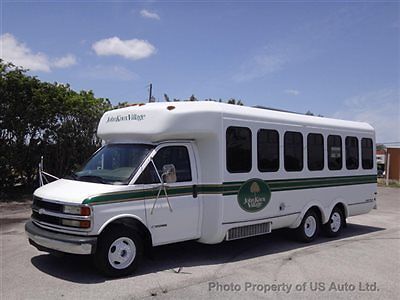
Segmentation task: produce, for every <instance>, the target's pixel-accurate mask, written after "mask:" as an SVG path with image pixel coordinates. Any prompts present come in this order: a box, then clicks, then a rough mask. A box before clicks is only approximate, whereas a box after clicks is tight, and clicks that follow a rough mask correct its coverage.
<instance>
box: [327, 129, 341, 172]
mask: <svg viewBox="0 0 400 300" xmlns="http://www.w3.org/2000/svg"><path fill="white" fill-rule="evenodd" d="M342 165H343V162H342V138H341V137H340V136H339V135H330V136H328V168H329V170H340V169H342Z"/></svg>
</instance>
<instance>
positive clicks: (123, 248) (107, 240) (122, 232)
mask: <svg viewBox="0 0 400 300" xmlns="http://www.w3.org/2000/svg"><path fill="white" fill-rule="evenodd" d="M142 254H143V242H142V239H141V237H140V235H139V233H138V232H137V231H135V230H132V229H130V228H127V227H114V228H110V229H109V230H107V231H106V232H104V234H103V235H102V236H101V237H100V238H99V241H98V245H97V251H96V253H95V255H94V263H95V265H96V267H97V268H98V269H99V270H100V271H101V272H102V273H103V274H105V275H107V276H110V277H121V276H126V275H129V274H131V273H133V271H135V269H136V268H137V266H138V264H139V262H140V260H141V258H142Z"/></svg>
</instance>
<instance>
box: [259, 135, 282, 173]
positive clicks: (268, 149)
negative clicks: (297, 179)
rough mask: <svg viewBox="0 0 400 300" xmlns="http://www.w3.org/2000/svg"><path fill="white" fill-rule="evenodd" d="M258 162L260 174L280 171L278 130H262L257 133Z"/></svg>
mask: <svg viewBox="0 0 400 300" xmlns="http://www.w3.org/2000/svg"><path fill="white" fill-rule="evenodd" d="M257 156H258V157H257V160H258V170H259V171H260V172H276V171H278V170H279V133H278V131H276V130H269V129H260V130H259V131H258V133H257Z"/></svg>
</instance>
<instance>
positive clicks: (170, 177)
mask: <svg viewBox="0 0 400 300" xmlns="http://www.w3.org/2000/svg"><path fill="white" fill-rule="evenodd" d="M162 178H163V180H164V182H165V183H174V182H176V170H175V166H174V165H172V164H171V165H164V166H163V172H162Z"/></svg>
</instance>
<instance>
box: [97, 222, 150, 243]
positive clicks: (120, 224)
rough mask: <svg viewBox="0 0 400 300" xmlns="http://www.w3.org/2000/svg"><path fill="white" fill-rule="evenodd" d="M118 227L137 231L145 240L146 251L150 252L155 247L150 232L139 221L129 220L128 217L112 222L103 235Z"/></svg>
mask: <svg viewBox="0 0 400 300" xmlns="http://www.w3.org/2000/svg"><path fill="white" fill-rule="evenodd" d="M116 227H128V228H129V229H131V230H135V231H137V232H138V233H139V235H140V236H141V237H142V239H143V243H144V247H145V251H146V250H150V249H151V247H152V246H153V243H152V239H151V233H150V231H149V230H148V229H147V227H146V226H145V225H144V224H143V223H142V222H140V221H139V220H136V219H134V218H127V217H124V218H120V219H116V220H114V221H112V222H111V223H110V224H108V225H107V226H106V227H105V228H104V230H103V231H102V233H104V232H106V231H107V230H109V229H110V228H116Z"/></svg>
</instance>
